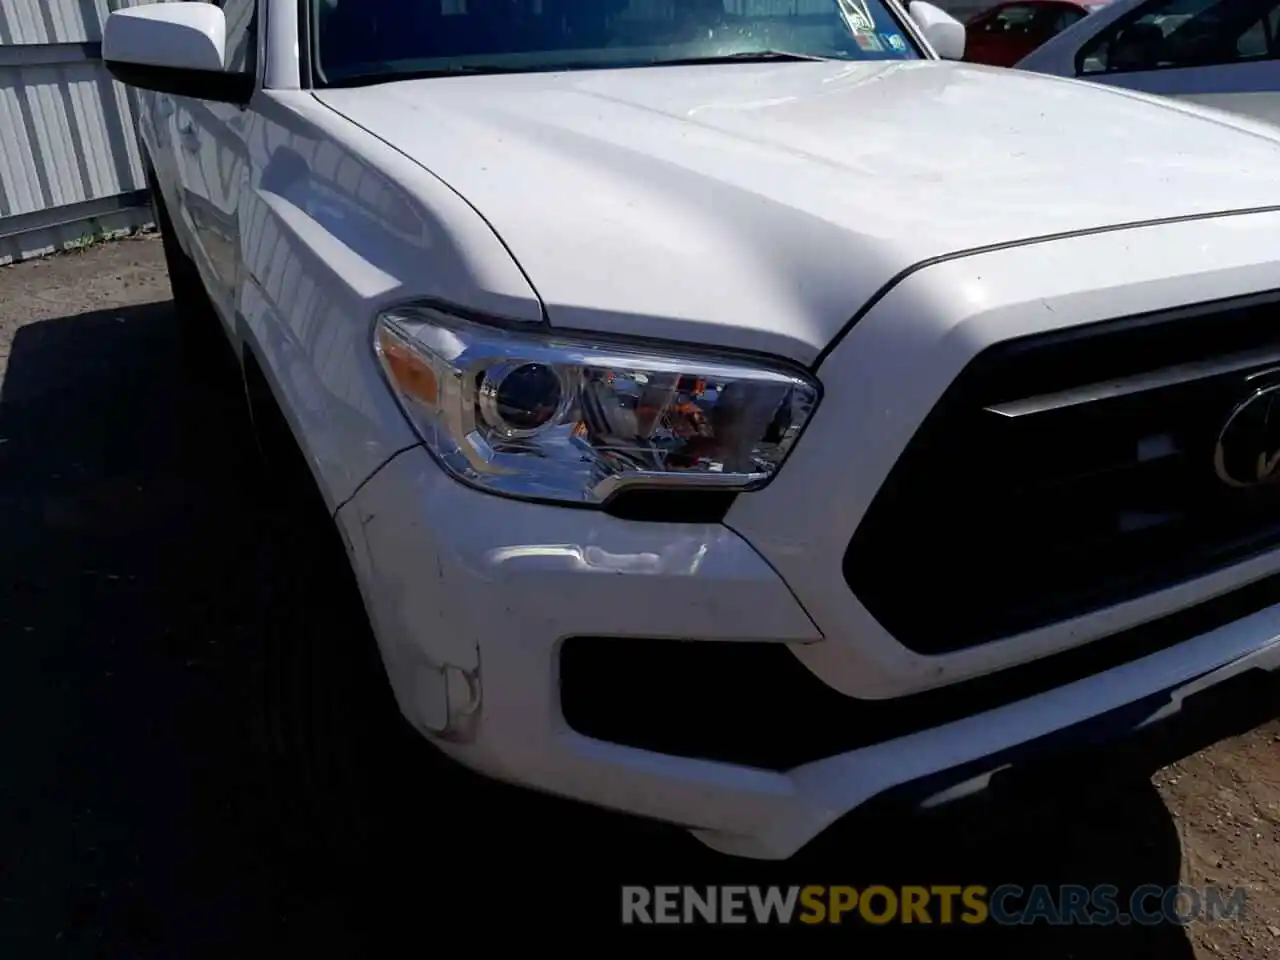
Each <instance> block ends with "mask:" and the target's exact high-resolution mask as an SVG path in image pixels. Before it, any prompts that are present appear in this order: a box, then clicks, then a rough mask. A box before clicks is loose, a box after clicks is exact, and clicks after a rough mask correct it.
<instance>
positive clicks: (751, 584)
mask: <svg viewBox="0 0 1280 960" xmlns="http://www.w3.org/2000/svg"><path fill="white" fill-rule="evenodd" d="M339 517H340V520H341V523H342V527H343V530H344V533H345V536H346V537H347V539H348V542H349V544H350V547H351V552H352V556H353V557H354V559H355V566H356V569H357V573H358V577H359V579H360V582H361V586H362V589H363V591H364V594H365V600H366V604H367V607H368V609H369V612H370V615H371V619H372V620H373V623H374V626H375V632H376V633H377V636H378V640H379V644H380V646H381V648H382V653H383V658H384V661H385V663H386V664H387V668H388V673H389V675H390V677H391V681H392V686H393V688H394V690H395V693H396V697H397V699H398V701H399V704H400V707H401V710H402V712H403V713H404V714H405V716H406V717H407V718H408V719H409V720H410V722H412V723H413V724H414V725H415V726H417V727H418V728H419V729H420V730H422V731H423V732H424V733H425V734H427V735H428V736H430V737H431V738H432V739H433V740H435V741H436V742H437V743H438V744H439V745H440V746H441V747H442V748H443V749H444V750H445V751H446V752H448V753H450V754H451V755H453V756H454V757H455V758H456V759H458V760H460V761H462V762H463V763H465V764H467V765H468V766H471V767H473V768H475V769H477V770H480V771H482V772H485V773H487V774H490V775H492V776H495V777H498V778H500V779H504V780H507V781H511V782H515V783H519V784H523V785H526V786H530V787H534V788H538V789H542V790H545V791H548V792H551V793H556V794H560V795H563V796H568V797H573V798H576V799H581V800H585V801H588V802H591V803H595V804H599V805H601V806H605V807H610V808H614V809H617V810H621V811H626V812H629V813H632V814H637V815H640V816H645V817H651V818H655V819H659V820H663V821H668V822H670V823H674V824H678V825H681V826H684V827H687V828H689V829H691V830H693V831H694V833H695V835H697V836H698V837H699V838H700V839H701V840H703V841H704V842H705V843H707V844H708V845H710V846H712V847H714V848H716V849H718V850H720V851H722V852H725V853H731V854H735V855H740V856H748V857H758V858H766V859H775V858H785V857H788V856H790V855H791V854H793V853H795V852H796V851H797V850H799V849H800V848H801V847H803V846H804V845H805V844H806V843H808V842H809V841H810V840H811V839H813V838H814V837H816V836H817V835H818V834H819V833H821V832H822V831H823V830H825V829H826V828H827V827H828V826H829V825H831V824H832V823H833V822H835V821H836V820H838V819H839V818H841V817H842V816H843V815H845V814H846V813H847V812H849V811H851V810H853V809H854V808H856V807H858V806H860V805H861V804H863V803H865V802H866V801H868V800H870V799H872V798H873V797H876V796H878V795H880V794H883V793H884V792H886V791H889V790H892V789H894V788H897V787H901V786H902V785H905V784H910V783H913V782H933V783H937V784H939V786H938V788H937V791H942V792H945V793H947V794H948V795H953V794H957V793H963V792H965V791H967V790H970V789H973V788H974V787H976V786H981V784H982V783H983V782H984V780H985V778H986V776H988V775H989V773H990V772H991V769H990V768H991V767H993V766H1001V765H1003V764H1004V763H1005V762H1006V760H1005V757H1006V755H1007V754H1008V752H1009V751H1017V750H1018V749H1019V748H1026V747H1034V746H1035V745H1036V744H1037V742H1038V741H1042V738H1048V737H1053V736H1054V735H1055V734H1057V735H1061V734H1062V733H1063V732H1064V731H1068V732H1069V731H1071V730H1072V729H1075V728H1079V725H1080V724H1082V723H1085V722H1086V721H1091V720H1092V721H1098V722H1103V723H1104V724H1107V725H1109V726H1110V727H1111V728H1113V729H1112V730H1111V733H1113V734H1115V733H1122V732H1124V731H1125V730H1128V729H1138V728H1140V727H1143V726H1146V725H1148V724H1150V723H1153V722H1155V721H1157V720H1159V719H1161V718H1164V717H1167V716H1170V715H1172V714H1174V713H1176V712H1178V711H1179V710H1180V709H1181V707H1182V704H1183V702H1184V701H1185V700H1186V699H1187V698H1188V697H1190V696H1192V695H1193V694H1195V693H1197V692H1199V691H1201V690H1204V689H1207V688H1209V687H1211V686H1214V685H1217V684H1219V683H1221V682H1223V681H1225V680H1227V679H1230V678H1231V677H1234V676H1237V675H1239V674H1242V673H1245V672H1247V671H1250V670H1253V669H1262V670H1267V671H1270V670H1274V669H1276V668H1277V667H1278V666H1280V607H1268V608H1266V609H1263V610H1261V611H1259V612H1256V613H1253V614H1251V615H1249V616H1246V617H1244V618H1242V619H1239V620H1236V621H1234V622H1231V623H1229V624H1227V625H1225V626H1222V627H1220V628H1218V629H1216V630H1212V631H1210V632H1207V633H1204V634H1202V635H1200V636H1198V637H1195V638H1193V639H1190V640H1188V641H1186V642H1183V643H1181V644H1178V645H1176V646H1174V647H1172V648H1168V649H1164V650H1161V651H1159V652H1157V653H1155V654H1152V655H1150V656H1147V657H1143V658H1141V659H1138V660H1135V661H1133V662H1130V663H1127V664H1124V665H1123V666H1119V667H1116V668H1114V669H1111V670H1108V671H1105V672H1103V673H1100V674H1097V675H1094V676H1091V677H1088V678H1086V679H1083V680H1079V681H1077V682H1075V683H1071V684H1068V685H1066V686H1060V687H1057V688H1055V689H1052V690H1049V691H1046V692H1044V693H1041V694H1039V695H1036V696H1033V697H1030V698H1027V699H1024V700H1020V701H1017V702H1014V703H1010V704H1007V705H1004V706H1001V707H998V708H996V709H993V710H989V711H986V712H983V713H979V714H976V715H972V716H968V717H964V718H962V719H959V720H956V721H953V722H950V723H946V724H944V725H941V726H937V727H933V728H930V729H926V730H921V731H919V732H916V733H912V734H909V735H906V736H902V737H897V738H894V739H891V740H887V741H885V742H881V743H876V744H872V745H870V746H865V747H862V748H860V749H855V750H851V751H848V752H844V753H841V754H838V755H835V756H830V757H826V758H823V759H820V760H817V761H814V762H810V763H806V764H803V765H801V766H799V767H796V768H794V769H790V770H786V771H769V770H764V769H759V768H753V767H750V766H746V765H740V764H730V763H723V762H714V761H709V760H701V759H694V758H689V757H681V756H673V755H666V754H659V753H655V752H652V751H648V750H643V749H637V748H635V747H631V746H627V745H622V744H616V743H609V742H604V741H602V740H598V739H592V738H590V737H586V736H583V735H582V734H580V733H577V732H575V731H574V730H572V729H570V727H569V726H568V724H567V723H566V721H565V719H564V715H563V713H562V711H561V708H560V697H559V674H558V656H559V650H560V646H561V644H562V642H563V641H564V640H565V639H566V638H568V637H601V638H608V637H618V636H630V637H634V638H654V641H655V642H658V641H660V640H662V639H663V638H696V639H698V640H700V641H706V642H720V643H739V644H741V643H747V644H757V643H769V644H778V643H785V644H788V645H790V646H791V647H792V648H793V649H795V650H799V649H806V648H811V647H813V646H819V645H821V644H823V643H827V642H829V641H827V640H825V639H823V638H822V636H821V634H820V633H819V632H818V631H817V629H816V628H815V627H814V625H813V624H812V622H811V621H810V620H809V618H808V616H807V615H806V614H805V613H804V611H803V610H802V609H801V607H800V606H799V604H798V603H797V602H796V600H795V599H794V597H793V596H792V595H791V593H790V591H789V590H788V588H787V586H786V585H785V584H784V583H783V582H782V580H781V579H780V578H779V577H778V576H777V574H776V573H775V572H774V571H773V569H772V567H770V566H769V565H768V564H766V563H765V562H764V561H763V560H761V559H760V557H759V555H758V554H756V553H755V551H754V550H753V549H752V548H751V547H750V546H749V545H748V544H747V543H746V542H745V541H743V540H742V539H741V538H740V537H738V536H737V535H736V534H735V533H733V532H732V531H730V530H728V529H727V528H725V527H721V526H715V525H707V526H690V525H676V526H667V525H664V524H651V523H636V522H629V521H625V520H617V519H614V518H611V517H607V516H603V515H600V514H597V513H593V512H589V511H581V510H567V509H561V508H556V507H546V506H539V505H531V504H523V503H517V502H514V501H509V500H503V499H499V498H495V497H491V496H488V495H485V494H481V493H477V492H475V491H472V490H469V489H467V488H464V487H462V486H461V485H459V484H457V483H455V482H454V481H452V480H450V479H448V478H447V477H445V476H444V475H443V474H442V473H441V472H440V470H439V468H437V467H436V465H435V463H434V461H432V460H431V458H430V457H429V455H428V454H427V453H425V452H424V451H423V450H421V449H415V450H411V451H408V452H407V453H404V454H402V455H400V456H399V457H397V458H396V459H395V460H393V461H392V462H391V463H390V464H388V465H387V466H386V467H385V468H384V469H383V470H381V471H380V472H379V473H378V474H377V475H375V476H374V477H373V478H372V479H371V480H370V481H369V482H368V483H367V484H366V485H365V486H364V487H363V488H362V489H361V491H360V493H359V494H358V496H357V497H356V498H355V499H354V500H353V501H352V502H351V503H349V504H348V505H347V506H346V507H344V508H343V510H342V511H341V512H340V514H339ZM600 642H602V643H604V642H607V640H604V639H602V640H601V641H600ZM773 693H774V691H772V690H770V689H760V690H759V691H757V695H758V698H759V704H760V710H761V711H763V712H768V713H773V714H775V715H776V722H777V725H778V728H779V730H780V731H781V732H782V733H783V734H784V735H786V736H791V737H796V738H803V737H804V736H805V730H804V729H803V728H802V727H799V726H796V727H792V726H789V723H790V722H791V720H792V718H791V717H789V716H788V714H787V713H786V711H785V710H784V709H782V705H781V704H778V703H776V702H775V701H774V699H773ZM648 703H649V709H650V710H651V711H652V717H653V720H654V722H655V723H658V722H661V721H662V720H663V718H664V716H665V715H666V713H667V712H668V711H669V706H670V705H669V703H668V701H667V699H666V691H664V690H663V689H661V688H655V689H652V690H651V691H649V697H648ZM1135 705H1136V712H1135ZM1126 708H1128V709H1126ZM1099 718H1101V719H1100V720H1099ZM949 773H950V774H952V775H951V776H950V777H948V776H947V774H949ZM940 775H942V780H938V779H937V778H938V777H939V776H940ZM937 791H935V792H937Z"/></svg>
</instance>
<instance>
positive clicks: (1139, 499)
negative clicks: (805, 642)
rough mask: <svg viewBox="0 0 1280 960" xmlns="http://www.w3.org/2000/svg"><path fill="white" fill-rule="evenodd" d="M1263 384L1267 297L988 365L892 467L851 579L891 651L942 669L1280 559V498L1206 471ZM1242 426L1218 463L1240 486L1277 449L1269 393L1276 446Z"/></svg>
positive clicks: (1275, 374)
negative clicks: (1161, 593)
mask: <svg viewBox="0 0 1280 960" xmlns="http://www.w3.org/2000/svg"><path fill="white" fill-rule="evenodd" d="M1271 385H1280V295H1278V294H1270V295H1267V296H1265V297H1255V298H1250V299H1248V300H1239V301H1232V302H1229V303H1216V304H1209V305H1204V306H1199V307H1195V308H1188V309H1185V310H1182V311H1178V312H1176V313H1164V314H1159V315H1151V316H1143V317H1136V318H1130V319H1126V320H1122V321H1115V322H1108V323H1104V324H1096V325H1090V326H1088V327H1082V328H1077V329H1075V330H1070V331H1064V332H1059V333H1054V334H1050V335H1042V336H1036V337H1030V338H1026V339H1021V340H1016V341H1009V342H1007V343H1004V344H1001V345H999V346H998V347H995V348H992V349H991V350H988V351H986V352H984V353H983V354H981V355H979V356H978V357H977V358H976V359H975V360H974V361H973V362H972V363H971V364H970V365H969V366H968V367H967V368H966V369H965V370H964V372H963V373H962V374H961V375H960V377H958V378H957V380H956V382H955V383H954V384H953V385H952V387H951V388H950V389H949V390H948V391H947V393H946V394H945V396H944V397H943V398H942V400H941V402H940V403H939V404H938V406H937V407H936V408H935V409H934V411H933V412H932V413H931V414H930V416H929V417H928V418H927V419H926V421H925V423H924V424H923V425H922V426H921V428H920V430H919V431H918V432H917V434H916V436H915V437H914V438H913V439H912V441H911V443H910V444H909V445H908V447H907V449H906V450H905V451H904V453H903V455H902V457H901V458H900V459H899V461H898V463H897V464H896V465H895V467H894V469H893V470H892V472H891V473H890V475H889V477H888V478H887V480H886V482H885V484H884V486H883V487H882V489H881V491H880V492H879V493H878V494H877V496H876V498H875V499H874V501H873V502H872V504H871V507H870V509H869V510H868V512H867V514H866V516H865V517H864V518H863V521H862V523H861V524H860V525H859V527H858V530H857V531H856V533H855V535H854V538H853V541H852V542H851V543H850V545H849V550H848V552H847V554H846V556H845V563H844V572H845V578H846V580H847V581H848V583H849V585H850V587H851V588H852V589H853V590H854V592H855V593H856V594H857V595H858V598H859V599H860V600H861V601H862V603H863V604H864V605H865V606H866V607H867V609H868V611H869V612H870V613H871V614H872V615H873V616H874V617H875V618H876V619H877V620H878V621H879V622H880V623H881V624H882V625H883V626H884V628H885V629H886V630H888V631H889V632H890V633H892V634H893V635H894V637H895V638H896V639H897V640H898V641H899V642H900V643H902V644H904V645H905V646H907V647H909V648H911V649H913V650H916V651H918V652H921V653H943V652H947V651H952V650H957V649H961V648H964V647H969V646H973V645H976V644H979V643H984V642H987V641H990V640H994V639H998V638H1001V637H1005V636H1010V635H1013V634H1016V633H1020V632H1023V631H1026V630H1030V629H1034V628H1037V627H1042V626H1046V625H1049V624H1052V623H1056V622H1059V621H1062V620H1065V619H1069V618H1071V617H1074V616H1079V615H1081V614H1084V613H1088V612H1091V611H1094V610H1098V609H1101V608H1104V607H1107V606H1111V605H1113V604H1115V603H1119V602H1122V601H1125V600H1128V599H1132V598H1135V597H1139V596H1142V595H1143V594H1146V593H1150V592H1152V591H1154V590H1158V589H1161V588H1164V587H1168V586H1171V585H1174V584H1177V583H1178V582H1180V581H1184V580H1187V579H1190V578H1194V577H1197V576H1201V575H1203V574H1206V573H1208V572H1211V571H1213V570H1215V569H1219V568H1222V567H1224V566H1227V565H1230V564H1232V563H1236V562H1239V561H1241V560H1243V559H1246V558H1248V557H1250V556H1254V555H1257V554H1259V553H1262V552H1265V551H1268V550H1271V549H1274V548H1275V547H1277V546H1280V484H1276V485H1267V484H1262V485H1259V486H1256V487H1252V488H1240V487H1233V486H1230V485H1228V484H1227V483H1225V482H1223V480H1222V478H1221V476H1220V471H1219V470H1218V469H1216V468H1215V460H1214V457H1215V449H1216V447H1217V446H1218V442H1219V438H1220V436H1221V435H1222V431H1223V428H1224V425H1225V424H1226V423H1227V421H1228V420H1229V419H1230V418H1231V416H1232V413H1233V411H1235V410H1237V409H1238V408H1239V407H1240V405H1241V404H1242V403H1243V402H1244V401H1245V399H1246V398H1247V397H1249V396H1251V395H1253V394H1254V393H1256V392H1257V391H1259V390H1265V389H1266V388H1267V387H1269V386H1271ZM1254 407H1257V410H1256V411H1255V410H1253V408H1254ZM1253 413H1256V414H1258V415H1257V416H1252V421H1251V424H1250V429H1249V430H1244V431H1241V432H1240V433H1239V434H1238V435H1235V434H1233V435H1231V436H1230V437H1229V438H1228V439H1229V440H1230V441H1231V443H1229V444H1227V445H1226V446H1228V447H1229V449H1228V453H1229V456H1228V462H1227V464H1226V467H1227V473H1228V475H1230V476H1233V477H1235V478H1240V477H1241V476H1243V475H1244V474H1245V473H1249V476H1247V477H1245V479H1247V480H1248V479H1255V478H1256V474H1254V473H1252V472H1250V471H1252V470H1253V460H1252V459H1251V458H1252V457H1253V454H1254V452H1255V450H1256V452H1261V453H1264V454H1266V455H1270V454H1272V453H1274V452H1275V451H1276V449H1277V448H1280V391H1277V402H1276V404H1275V414H1274V419H1275V426H1274V427H1272V428H1271V430H1272V434H1271V436H1270V438H1269V439H1270V445H1268V443H1267V440H1268V437H1267V436H1266V434H1267V422H1268V418H1267V417H1266V415H1265V414H1266V410H1265V404H1264V403H1263V404H1252V405H1251V414H1253ZM1239 422H1241V423H1243V422H1244V421H1243V420H1242V421H1239ZM1250 431H1251V432H1250ZM1232 444H1234V446H1232ZM1277 473H1278V475H1280V471H1277Z"/></svg>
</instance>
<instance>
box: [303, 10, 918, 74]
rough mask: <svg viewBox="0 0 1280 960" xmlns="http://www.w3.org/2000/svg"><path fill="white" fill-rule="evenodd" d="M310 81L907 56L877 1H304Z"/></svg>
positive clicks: (908, 43) (902, 37) (913, 53)
mask: <svg viewBox="0 0 1280 960" xmlns="http://www.w3.org/2000/svg"><path fill="white" fill-rule="evenodd" d="M313 3H314V4H315V16H316V19H315V29H316V34H317V40H318V42H317V44H316V50H315V54H316V56H315V59H316V63H315V67H316V72H317V74H318V79H319V80H320V81H321V82H322V83H325V84H328V85H342V84H352V83H360V82H375V81H378V80H394V79H396V78H397V77H402V76H422V75H436V74H449V73H486V72H494V73H499V72H504V73H505V72H519V71H529V70H567V69H593V68H595V69H599V68H608V67H640V66H657V65H663V64H671V63H677V62H679V63H688V62H691V61H692V62H703V61H708V62H716V61H722V60H725V59H729V60H731V61H742V62H750V61H752V60H768V59H801V60H803V59H834V60H918V59H921V58H923V56H924V54H923V52H922V51H921V50H920V48H919V47H917V46H916V44H915V41H914V40H912V38H911V36H910V35H909V34H908V33H907V32H906V31H905V30H904V29H903V28H902V25H901V24H900V23H899V21H898V20H897V18H896V17H895V15H894V14H893V13H892V12H890V10H889V8H888V6H887V5H886V3H884V2H883V0H313Z"/></svg>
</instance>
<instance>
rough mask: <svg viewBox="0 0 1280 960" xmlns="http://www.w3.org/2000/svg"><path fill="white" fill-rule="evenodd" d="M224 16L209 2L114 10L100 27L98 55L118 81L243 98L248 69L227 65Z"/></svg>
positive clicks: (200, 96)
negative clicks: (237, 70)
mask: <svg viewBox="0 0 1280 960" xmlns="http://www.w3.org/2000/svg"><path fill="white" fill-rule="evenodd" d="M226 48H227V19H226V15H225V14H224V13H223V12H222V8H221V7H219V6H215V5H214V4H212V3H153V4H148V5H146V6H141V7H132V8H129V9H126V10H117V11H115V12H114V13H112V14H111V15H110V16H108V17H107V22H106V25H105V26H104V27H103V30H102V59H103V61H104V62H105V63H106V66H107V69H108V70H109V71H110V72H111V75H112V76H113V77H115V78H116V79H117V80H119V81H120V82H121V83H123V84H125V85H127V86H131V87H139V88H141V89H143V90H154V91H156V92H158V93H169V94H173V95H174V96H177V97H191V98H192V99H195V100H211V101H214V102H217V103H235V104H241V105H243V104H247V103H248V102H249V100H250V98H251V97H252V96H253V88H254V77H253V75H252V74H250V73H229V72H228V71H227V68H226V58H227V54H226Z"/></svg>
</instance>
